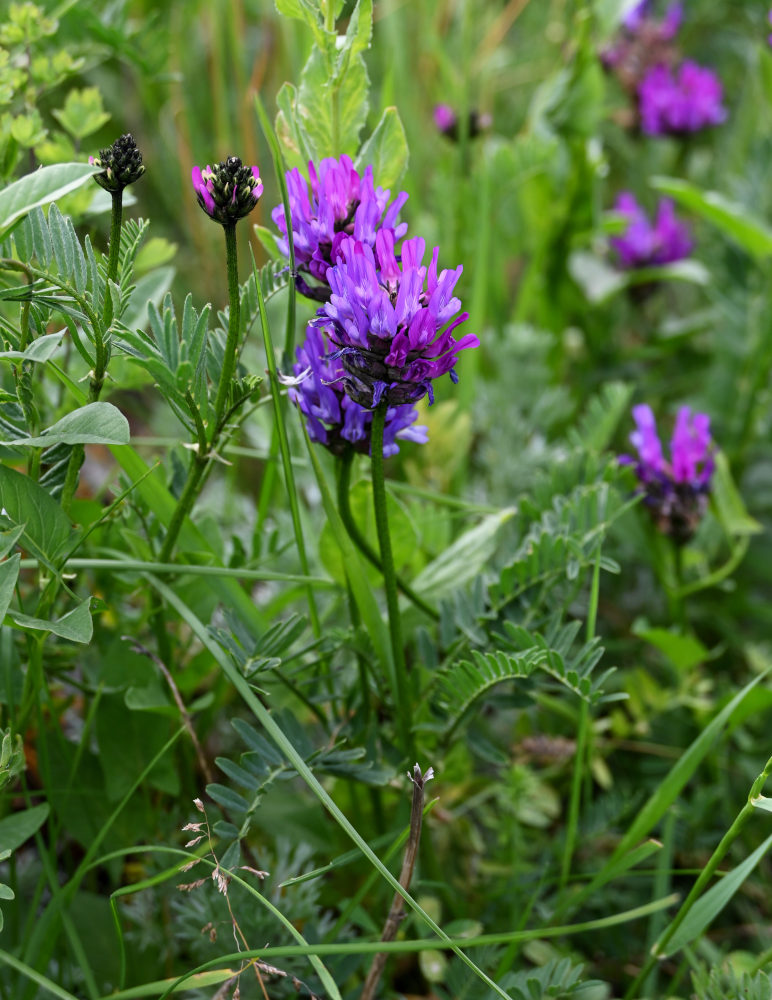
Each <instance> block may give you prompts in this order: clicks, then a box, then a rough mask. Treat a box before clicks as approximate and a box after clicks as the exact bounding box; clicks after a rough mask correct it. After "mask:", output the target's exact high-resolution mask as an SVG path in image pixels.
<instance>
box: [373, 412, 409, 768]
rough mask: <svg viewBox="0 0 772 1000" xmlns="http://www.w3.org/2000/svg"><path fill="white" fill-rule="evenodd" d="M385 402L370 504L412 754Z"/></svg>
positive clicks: (398, 698)
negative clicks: (389, 505)
mask: <svg viewBox="0 0 772 1000" xmlns="http://www.w3.org/2000/svg"><path fill="white" fill-rule="evenodd" d="M387 409H388V403H387V402H386V401H385V400H383V401H382V402H380V403H379V404H378V406H376V408H375V410H374V411H373V424H372V432H371V434H372V436H371V442H372V444H371V447H372V454H371V464H372V481H373V508H374V511H375V527H376V530H377V532H378V545H379V548H380V550H381V570H382V572H383V587H384V590H385V591H386V607H387V609H388V615H389V638H390V640H391V653H392V658H393V660H394V675H395V677H396V690H395V691H394V692H393V695H394V703H395V709H396V713H397V722H398V725H399V728H400V731H401V734H402V744H403V750H404V751H405V752H406V753H409V755H410V756H411V757H412V756H413V733H412V727H413V720H412V706H411V704H410V697H409V691H408V677H407V666H406V664H405V650H404V647H403V645H402V625H401V619H400V614H399V599H398V597H397V576H396V573H395V570H394V555H393V553H392V549H391V536H390V534H389V518H388V512H387V510H386V481H385V478H384V472H383V428H384V425H385V423H386V410H387Z"/></svg>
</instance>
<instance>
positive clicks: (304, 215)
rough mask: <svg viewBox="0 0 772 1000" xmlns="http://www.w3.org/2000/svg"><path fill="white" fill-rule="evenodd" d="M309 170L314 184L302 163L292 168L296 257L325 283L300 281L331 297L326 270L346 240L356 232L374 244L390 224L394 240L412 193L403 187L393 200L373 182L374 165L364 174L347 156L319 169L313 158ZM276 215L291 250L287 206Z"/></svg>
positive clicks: (312, 292)
mask: <svg viewBox="0 0 772 1000" xmlns="http://www.w3.org/2000/svg"><path fill="white" fill-rule="evenodd" d="M308 173H309V177H310V190H309V181H307V180H306V179H305V177H304V176H303V175H302V174H301V173H300V171H299V170H298V169H297V168H295V169H294V170H290V171H288V173H287V188H288V191H289V204H290V215H291V216H292V237H293V244H294V247H295V263H296V265H297V267H298V269H299V270H301V271H305V272H307V273H309V274H310V275H312V276H313V277H314V278H316V279H317V281H320V282H322V283H323V285H322V286H321V287H320V286H309V285H308V284H306V282H305V281H304V280H303V279H302V278H300V279H299V280H298V283H297V285H298V290H299V291H300V292H301V293H302V294H303V295H307V296H308V297H309V298H315V299H317V300H319V301H322V302H326V301H327V300H328V299H329V297H330V290H329V288H328V287H326V284H327V271H328V270H329V268H330V265H331V263H332V261H333V260H334V259H335V256H336V253H337V248H338V247H339V246H340V242H341V240H343V239H344V238H345V237H347V236H353V237H354V239H356V240H359V241H360V242H362V243H366V244H367V245H368V246H371V247H372V246H374V245H375V234H376V232H377V231H378V230H379V229H388V230H389V231H390V232H391V233H392V235H393V239H394V240H395V241H396V240H400V239H402V237H403V236H404V235H405V233H406V232H407V223H405V222H402V223H399V222H397V218H398V216H399V213H400V211H401V209H402V206H403V205H404V204H405V202H406V201H407V194H406V193H405V192H404V191H401V192H400V193H399V194H398V195H397V197H396V198H395V199H394V200H393V201H392V202H391V204H389V196H390V194H391V192H390V191H389V190H388V189H387V190H386V191H384V190H383V189H382V188H380V187H379V188H376V187H375V186H374V182H373V168H372V167H371V166H368V167H367V168H366V169H365V172H364V173H363V174H362V176H361V177H360V176H359V174H358V173H357V171H356V170H355V169H354V165H353V163H352V162H351V160H350V159H349V157H348V156H341V157H340V159H339V160H336V159H333V158H332V157H329V158H327V159H324V160H322V161H321V163H320V164H319V170H318V173H317V170H316V168H315V167H314V164H313V163H309V164H308ZM271 218H272V219H273V221H274V223H275V224H276V225H277V226H278V228H279V230H280V231H281V233H282V236H283V239H280V240H279V241H278V243H279V248H280V250H281V251H282V253H283V254H285V255H286V256H289V244H288V243H287V222H286V219H285V218H284V206H283V205H277V207H276V208H275V209H274V210H273V212H272V213H271Z"/></svg>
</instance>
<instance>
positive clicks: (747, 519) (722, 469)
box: [711, 451, 763, 538]
mask: <svg viewBox="0 0 772 1000" xmlns="http://www.w3.org/2000/svg"><path fill="white" fill-rule="evenodd" d="M713 460H714V462H715V471H714V473H713V480H712V491H711V497H712V501H713V506H714V508H715V511H716V516H717V518H718V520H719V522H720V523H721V526H722V527H723V529H724V531H725V532H726V533H727V535H729V537H730V538H737V537H743V536H745V535H757V534H758V533H759V532H760V531H762V530H763V528H762V526H761V525H760V524H759V522H758V521H757V520H756V519H755V518H753V517H751V515H750V514H749V513H748V511H747V510H746V509H745V504H744V503H743V498H742V497H741V496H740V491H739V490H738V489H737V486H736V485H735V482H734V479H732V473H731V471H730V469H729V462H727V460H726V455H725V454H724V453H723V452H722V451H719V452H717V453H716V454H715V455H714V456H713Z"/></svg>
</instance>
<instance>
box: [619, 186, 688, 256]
mask: <svg viewBox="0 0 772 1000" xmlns="http://www.w3.org/2000/svg"><path fill="white" fill-rule="evenodd" d="M614 210H615V211H616V212H620V213H621V214H622V215H625V216H627V218H628V219H629V224H628V226H627V229H626V230H625V231H624V233H622V235H621V236H612V237H611V238H610V239H609V242H610V243H611V246H612V247H613V248H614V250H616V252H617V254H618V255H619V263H620V265H621V266H622V267H624V268H634V267H651V266H656V265H658V264H672V263H673V261H676V260H682V259H683V258H684V257H688V256H689V254H690V253H691V251H692V249H693V247H694V243H693V241H692V238H691V234H690V232H689V227H688V226H687V225H686V223H684V222H682V221H681V220H680V219H679V218H678V217H677V216H676V214H675V210H674V208H673V202H672V201H670V200H669V199H667V198H663V199H661V200H660V203H659V206H658V207H657V216H656V219H655V220H654V224H653V225H652V224H651V222H649V219H648V218H647V216H646V213H645V212H644V210H643V209H642V208H641V206H640V205H639V204H638V202H637V201H636V200H635V198H634V196H633V195H632V194H631V193H630V192H629V191H623V192H622V193H621V194H620V195H619V196H618V197H617V200H616V202H615V204H614Z"/></svg>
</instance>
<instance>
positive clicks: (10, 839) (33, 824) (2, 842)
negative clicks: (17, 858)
mask: <svg viewBox="0 0 772 1000" xmlns="http://www.w3.org/2000/svg"><path fill="white" fill-rule="evenodd" d="M48 813H49V805H48V803H47V802H43V803H41V804H40V805H39V806H32V807H31V808H30V809H24V810H23V811H22V812H17V813H12V814H11V815H10V816H6V817H5V819H0V851H15V850H16V849H17V848H18V847H21V845H22V844H23V843H24V841H25V840H29V838H30V837H31V836H32V835H33V834H35V833H37V831H38V830H39V829H40V827H41V826H42V825H43V824H44V823H45V821H46V819H48Z"/></svg>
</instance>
